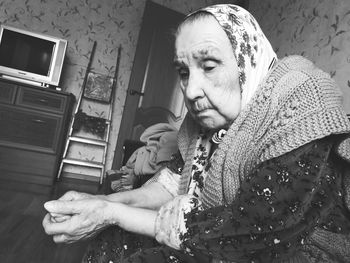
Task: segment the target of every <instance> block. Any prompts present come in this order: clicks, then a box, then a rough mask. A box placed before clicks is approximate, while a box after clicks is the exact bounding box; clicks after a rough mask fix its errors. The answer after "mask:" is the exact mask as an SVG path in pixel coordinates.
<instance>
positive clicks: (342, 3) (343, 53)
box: [249, 0, 350, 113]
mask: <svg viewBox="0 0 350 263" xmlns="http://www.w3.org/2000/svg"><path fill="white" fill-rule="evenodd" d="M249 9H250V11H251V13H252V14H253V15H254V16H255V17H256V19H257V20H258V22H259V23H260V26H261V28H262V29H263V31H264V32H265V34H266V36H267V38H268V39H269V40H270V41H271V44H272V46H273V47H274V48H275V50H276V52H277V53H278V56H279V57H284V56H286V55H288V54H299V55H303V56H305V57H307V58H309V59H310V60H311V61H313V62H314V63H315V64H316V65H317V66H319V67H320V68H322V69H323V70H324V71H326V72H328V73H329V74H330V75H331V76H332V77H333V78H334V79H335V81H336V82H337V83H338V85H339V86H340V88H341V89H342V91H343V94H344V106H345V109H346V112H347V113H350V74H349V72H350V1H349V0H307V1H306V0H279V1H274V0H264V1H260V0H250V5H249Z"/></svg>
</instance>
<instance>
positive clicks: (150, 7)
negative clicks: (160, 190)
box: [112, 1, 185, 169]
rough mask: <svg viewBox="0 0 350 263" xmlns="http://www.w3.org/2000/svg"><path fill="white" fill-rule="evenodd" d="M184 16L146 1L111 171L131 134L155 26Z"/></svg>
mask: <svg viewBox="0 0 350 263" xmlns="http://www.w3.org/2000/svg"><path fill="white" fill-rule="evenodd" d="M184 16H185V15H184V14H181V13H179V12H176V11H174V10H172V9H169V8H166V7H164V6H161V5H159V4H156V3H153V2H152V1H146V6H145V11H144V15H143V22H142V26H141V29H140V33H139V37H138V42H137V46H136V52H135V58H134V63H133V67H132V71H131V75H130V81H129V86H128V90H127V95H126V100H125V106H124V110H123V115H122V120H121V123H120V129H119V133H118V139H117V144H116V148H115V152H114V157H113V163H112V169H119V168H120V167H121V164H122V160H123V146H124V141H125V140H126V139H128V138H130V134H132V130H133V123H134V120H135V115H136V111H137V105H138V102H139V95H138V94H141V92H142V86H143V83H144V80H145V77H146V76H145V75H146V74H147V65H148V61H149V56H150V51H151V45H152V40H153V36H154V32H155V31H156V30H157V25H161V24H162V23H164V21H167V20H169V19H177V20H178V21H181V20H182V18H183V17H184ZM131 90H132V91H133V93H132V94H130V91H131Z"/></svg>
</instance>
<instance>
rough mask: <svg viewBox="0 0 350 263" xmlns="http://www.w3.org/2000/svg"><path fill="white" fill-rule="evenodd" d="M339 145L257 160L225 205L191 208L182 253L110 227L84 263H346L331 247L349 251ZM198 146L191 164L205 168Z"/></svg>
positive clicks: (345, 254)
mask: <svg viewBox="0 0 350 263" xmlns="http://www.w3.org/2000/svg"><path fill="white" fill-rule="evenodd" d="M336 140H337V136H331V137H326V138H323V139H320V140H316V141H313V142H311V143H308V144H306V145H304V146H302V147H300V148H298V149H296V150H293V151H292V152H290V153H287V154H285V155H283V156H280V157H277V158H274V159H271V160H268V161H266V162H263V163H261V164H260V165H259V166H257V167H256V168H255V169H254V170H253V172H251V173H250V175H249V176H248V177H247V178H246V180H245V182H243V183H242V185H241V188H240V191H239V194H238V197H237V198H236V199H235V201H234V202H233V203H232V204H230V205H226V206H219V207H213V208H210V209H207V210H204V211H201V209H200V206H198V209H192V211H191V212H189V213H187V214H185V216H184V222H185V228H186V229H185V231H183V233H182V234H181V233H180V234H179V240H180V241H181V249H180V250H176V249H173V248H171V247H169V246H164V245H163V246H160V245H159V244H157V243H156V242H155V241H154V240H152V239H149V238H146V237H141V236H138V235H134V234H131V233H127V232H125V231H122V230H121V229H119V228H110V229H107V230H106V231H105V232H104V233H102V234H101V235H100V236H99V237H98V238H97V239H96V240H97V241H96V240H95V242H94V243H93V244H94V245H92V246H90V247H89V250H88V251H87V254H86V255H85V257H84V262H99V263H101V262H220V260H221V261H224V262H283V261H284V260H287V262H350V255H349V254H350V253H349V252H350V251H344V250H342V248H341V247H337V246H336V245H335V244H337V243H338V241H341V242H342V244H344V245H345V247H346V246H347V247H350V238H349V235H348V233H349V232H350V224H349V222H350V221H349V219H350V217H349V211H348V210H347V208H346V206H345V202H344V195H345V193H344V191H343V188H342V176H343V173H344V168H346V166H347V164H345V163H344V162H343V161H342V160H341V159H340V158H338V156H336V154H334V152H333V146H334V145H335V143H336ZM199 141H201V140H199ZM204 141H205V140H204ZM197 145H198V146H199V147H197V154H196V156H195V158H194V160H196V161H200V162H199V163H201V164H204V166H203V168H204V170H203V171H205V162H204V163H203V162H201V160H202V159H201V158H200V157H201V156H203V155H205V153H206V150H205V147H203V145H202V144H199V143H198V144H197ZM193 168H194V169H193V171H197V168H198V167H193ZM192 174H193V175H194V177H193V180H192V184H193V181H196V182H195V184H196V185H197V186H200V185H201V181H202V179H203V178H201V175H199V174H198V173H196V172H193V173H192ZM202 174H203V173H202ZM194 178H196V180H194ZM199 192H200V191H199ZM194 200H197V199H196V198H194ZM194 202H195V201H194ZM310 233H312V234H310ZM334 240H337V242H334V243H332V242H333V241H334ZM334 249H335V251H337V253H335V254H334V253H333V254H330V253H328V251H330V250H332V251H334ZM288 260H290V261H288Z"/></svg>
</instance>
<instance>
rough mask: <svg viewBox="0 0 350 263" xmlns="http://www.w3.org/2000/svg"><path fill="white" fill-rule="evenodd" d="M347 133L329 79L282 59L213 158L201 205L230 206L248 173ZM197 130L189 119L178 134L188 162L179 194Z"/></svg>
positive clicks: (349, 126) (185, 177)
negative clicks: (314, 142)
mask: <svg viewBox="0 0 350 263" xmlns="http://www.w3.org/2000/svg"><path fill="white" fill-rule="evenodd" d="M349 131H350V123H349V121H348V119H347V117H346V114H345V113H344V111H343V108H342V97H341V92H340V90H339V88H338V87H337V86H336V84H335V82H334V81H333V80H332V79H330V77H329V75H328V74H326V73H324V72H323V71H321V70H320V69H318V68H316V67H315V66H314V65H313V64H312V63H311V62H310V61H308V60H307V59H305V58H303V57H300V56H290V57H287V58H284V59H282V60H280V61H279V62H278V63H277V64H276V65H275V66H274V68H273V69H272V70H271V72H270V73H269V74H268V76H267V77H266V78H265V80H264V81H263V83H262V84H261V85H260V87H259V89H258V92H257V93H256V94H255V95H254V97H253V98H252V100H251V101H250V103H249V104H248V105H247V106H246V107H245V109H244V110H243V111H242V112H241V114H240V115H239V117H238V118H237V119H236V120H235V121H234V123H233V124H232V125H231V127H230V128H229V130H228V131H227V134H226V135H225V137H224V139H223V142H222V143H221V144H220V145H219V147H218V149H217V150H216V151H215V152H214V154H213V156H212V158H211V159H210V168H209V169H208V174H207V179H206V181H205V185H204V191H203V195H202V202H203V206H204V207H205V208H208V207H213V206H218V205H222V204H228V203H231V202H232V201H233V200H234V198H235V196H236V194H237V191H238V189H239V187H240V184H241V181H242V180H243V179H244V178H245V175H247V174H248V173H249V172H250V171H252V169H253V168H254V167H255V166H256V165H258V164H260V163H262V162H263V161H266V160H269V159H272V158H274V157H278V156H281V155H283V154H285V153H287V152H290V151H291V150H293V149H296V148H298V147H300V146H302V145H305V144H306V143H308V142H311V141H313V140H316V139H319V138H323V137H325V136H328V135H330V134H341V133H348V132H349ZM198 132H199V126H198V125H197V124H196V123H195V122H194V121H193V120H192V118H191V117H190V116H189V115H187V117H186V118H185V120H184V122H183V125H182V127H181V129H180V131H179V135H178V145H179V149H180V152H181V155H182V157H183V159H184V160H185V166H184V170H183V172H182V178H181V183H180V188H179V194H184V193H186V191H187V186H188V183H189V180H190V173H191V168H192V158H193V153H194V150H195V145H196V139H197V136H198Z"/></svg>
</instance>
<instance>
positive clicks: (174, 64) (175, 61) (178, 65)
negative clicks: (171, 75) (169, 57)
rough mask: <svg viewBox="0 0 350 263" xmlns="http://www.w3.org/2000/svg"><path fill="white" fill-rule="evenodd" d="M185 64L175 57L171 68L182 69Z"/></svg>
mask: <svg viewBox="0 0 350 263" xmlns="http://www.w3.org/2000/svg"><path fill="white" fill-rule="evenodd" d="M184 65H185V63H184V62H183V61H181V60H180V59H179V58H177V57H175V58H174V61H173V66H174V67H176V68H179V67H182V66H184Z"/></svg>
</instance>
